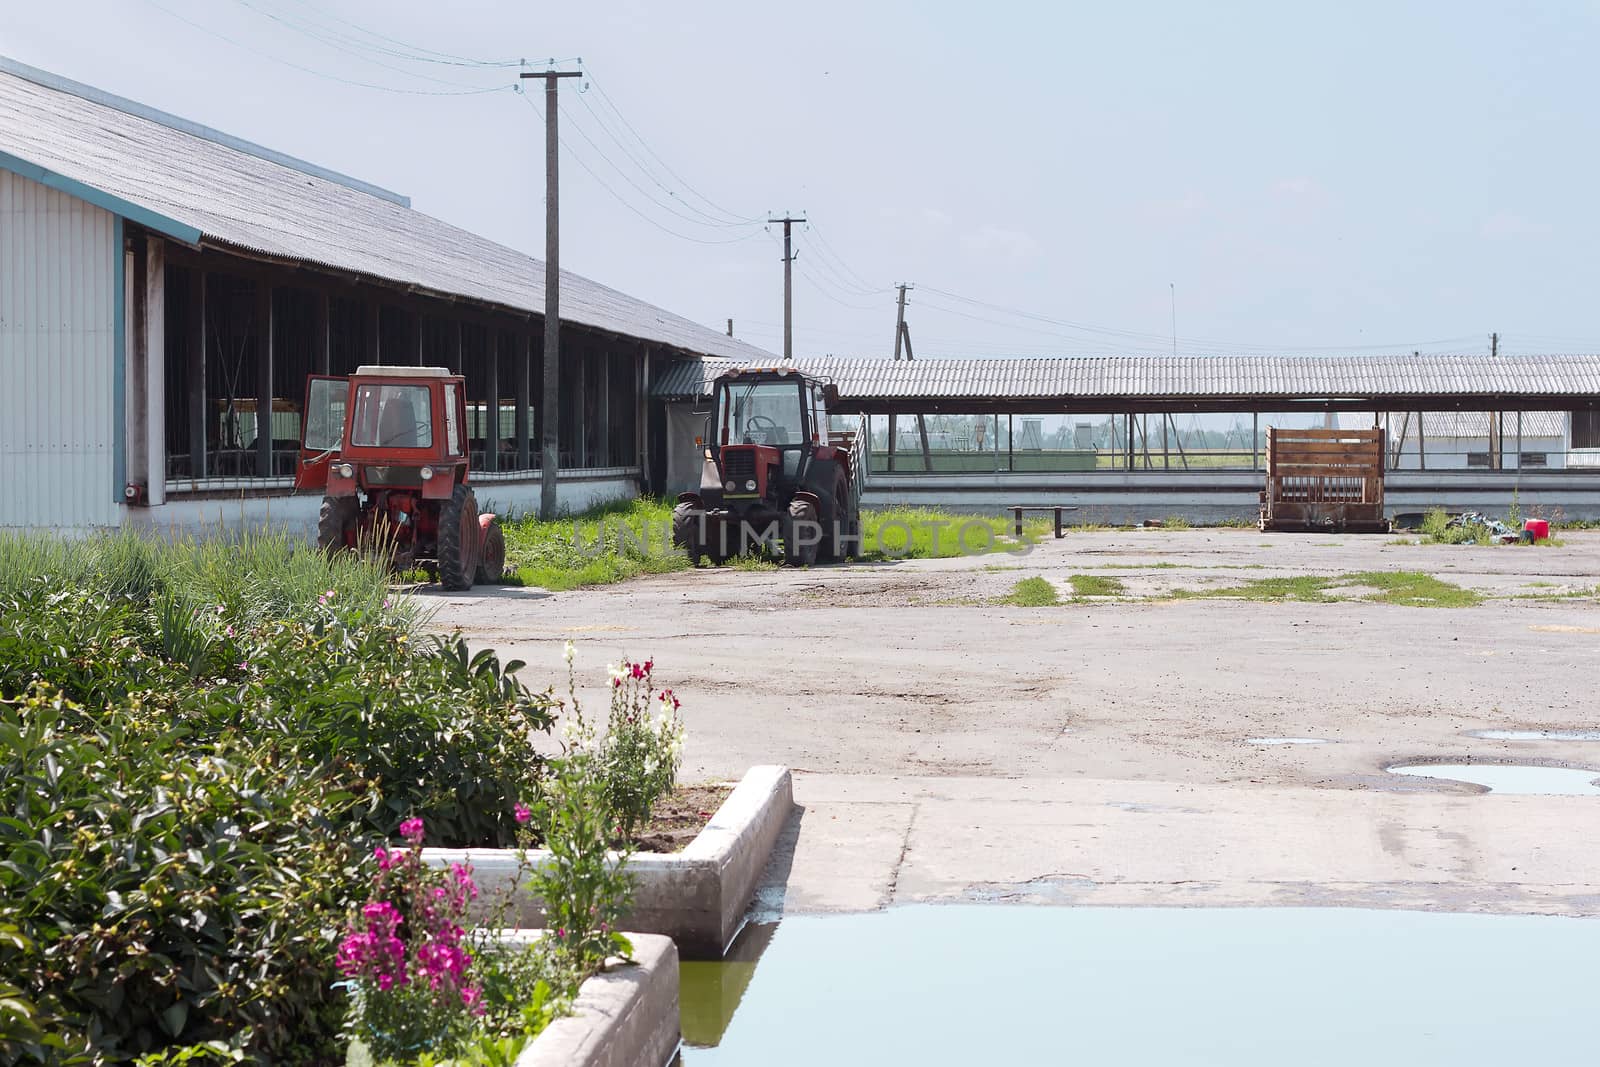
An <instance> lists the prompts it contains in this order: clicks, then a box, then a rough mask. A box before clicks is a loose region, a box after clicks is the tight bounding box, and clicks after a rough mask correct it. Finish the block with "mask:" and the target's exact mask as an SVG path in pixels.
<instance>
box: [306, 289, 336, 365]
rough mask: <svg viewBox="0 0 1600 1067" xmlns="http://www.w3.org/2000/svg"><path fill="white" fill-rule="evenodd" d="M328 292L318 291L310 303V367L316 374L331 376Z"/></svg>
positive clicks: (324, 290)
mask: <svg viewBox="0 0 1600 1067" xmlns="http://www.w3.org/2000/svg"><path fill="white" fill-rule="evenodd" d="M330 317H331V316H330V315H329V313H328V291H327V290H326V289H318V290H317V291H316V292H315V293H314V294H312V301H311V367H312V369H313V370H315V371H316V372H317V373H318V374H332V373H333V372H332V370H330V369H329V368H330V367H331V365H332V364H331V363H330V360H331V359H332V356H331V354H330V353H331V349H332V346H331V345H330V344H329V343H328V321H329V319H330Z"/></svg>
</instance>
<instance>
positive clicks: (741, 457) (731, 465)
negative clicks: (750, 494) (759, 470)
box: [722, 448, 756, 481]
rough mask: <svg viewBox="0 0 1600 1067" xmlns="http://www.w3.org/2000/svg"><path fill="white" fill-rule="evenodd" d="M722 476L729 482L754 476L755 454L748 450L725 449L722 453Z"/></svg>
mask: <svg viewBox="0 0 1600 1067" xmlns="http://www.w3.org/2000/svg"><path fill="white" fill-rule="evenodd" d="M722 476H723V477H724V478H727V479H728V480H729V481H742V480H744V479H746V478H754V477H755V476H756V454H755V453H754V452H752V451H750V450H749V449H744V448H741V449H738V450H737V451H735V450H734V449H725V450H724V451H723V453H722Z"/></svg>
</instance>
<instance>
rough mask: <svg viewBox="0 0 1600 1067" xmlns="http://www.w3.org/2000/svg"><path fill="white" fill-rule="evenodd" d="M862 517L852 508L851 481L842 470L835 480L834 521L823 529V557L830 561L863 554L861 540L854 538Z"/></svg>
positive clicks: (858, 531) (836, 561)
mask: <svg viewBox="0 0 1600 1067" xmlns="http://www.w3.org/2000/svg"><path fill="white" fill-rule="evenodd" d="M859 526H860V518H859V516H857V515H856V514H854V513H853V512H852V511H851V510H850V483H849V480H848V479H846V478H845V476H844V472H843V471H840V472H839V473H838V474H837V475H836V476H835V477H834V481H833V522H831V523H830V524H828V528H827V529H825V530H823V531H822V558H823V559H824V560H826V561H827V562H829V563H838V562H839V561H841V560H843V559H845V558H847V557H848V558H850V559H855V558H856V557H857V556H858V555H860V554H861V550H860V545H859V542H857V541H855V540H853V538H855V537H856V536H857V535H858V534H859V533H860V530H859Z"/></svg>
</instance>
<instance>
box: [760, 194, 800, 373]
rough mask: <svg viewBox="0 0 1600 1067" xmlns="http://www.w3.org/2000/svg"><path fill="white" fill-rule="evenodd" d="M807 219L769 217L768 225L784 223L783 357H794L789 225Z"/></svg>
mask: <svg viewBox="0 0 1600 1067" xmlns="http://www.w3.org/2000/svg"><path fill="white" fill-rule="evenodd" d="M804 221H806V220H805V219H803V218H799V219H797V218H792V217H790V216H788V215H785V216H784V217H783V218H781V219H768V220H767V223H768V225H771V224H772V223H776V222H781V223H783V358H784V359H785V360H791V359H793V358H794V272H793V268H794V259H795V257H794V253H793V252H791V251H790V250H789V249H790V246H789V227H790V225H791V224H793V223H796V222H804Z"/></svg>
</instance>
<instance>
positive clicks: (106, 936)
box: [0, 692, 354, 1062]
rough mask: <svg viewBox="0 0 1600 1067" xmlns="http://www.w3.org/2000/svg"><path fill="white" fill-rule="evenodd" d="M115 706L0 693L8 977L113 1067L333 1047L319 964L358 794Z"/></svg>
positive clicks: (332, 1004) (1, 886) (331, 1002)
mask: <svg viewBox="0 0 1600 1067" xmlns="http://www.w3.org/2000/svg"><path fill="white" fill-rule="evenodd" d="M125 710H126V709H116V708H112V709H102V710H100V711H98V712H91V711H89V710H87V709H82V708H78V707H75V706H72V705H71V704H69V703H68V702H66V701H64V700H63V699H61V698H60V697H59V696H58V695H53V694H50V693H48V692H37V693H34V694H32V695H29V696H27V697H25V698H23V699H20V700H11V701H5V702H0V752H3V753H4V756H3V761H0V809H3V810H4V811H5V813H6V818H4V819H0V855H3V857H4V861H3V862H0V926H9V927H13V928H15V929H16V930H17V931H19V932H20V935H21V937H22V939H23V940H21V941H19V942H15V943H13V944H12V947H11V948H9V949H8V951H7V955H8V956H9V958H8V959H7V960H6V963H7V970H8V973H9V975H10V976H11V980H12V981H14V982H16V983H17V984H19V985H20V986H22V987H23V991H24V994H25V995H26V996H27V997H28V998H29V999H31V1000H32V1001H33V1003H34V1004H35V1005H37V1006H38V1010H39V1012H40V1014H41V1016H42V1018H43V1019H44V1020H45V1021H46V1023H47V1024H48V1027H49V1028H53V1029H56V1030H58V1031H61V1032H63V1033H66V1034H70V1035H71V1043H72V1044H74V1045H76V1046H78V1047H79V1048H80V1049H92V1050H93V1051H94V1053H95V1054H96V1055H97V1056H98V1057H100V1058H102V1059H103V1060H106V1061H111V1062H116V1061H119V1060H123V1059H127V1058H129V1057H131V1056H132V1055H135V1054H138V1053H142V1052H148V1051H151V1050H154V1049H157V1048H160V1047H162V1046H165V1045H169V1044H175V1045H184V1044H198V1043H203V1042H207V1041H226V1040H228V1039H230V1038H233V1037H235V1036H236V1035H237V1034H238V1033H240V1032H246V1033H248V1034H249V1036H250V1040H251V1043H252V1045H253V1047H254V1048H255V1049H257V1050H258V1051H259V1052H260V1053H262V1054H265V1055H269V1056H271V1057H273V1058H278V1059H296V1058H301V1059H304V1058H308V1057H314V1056H316V1055H318V1054H325V1053H327V1052H328V1051H329V1047H328V1044H327V1038H328V1035H330V1034H331V1033H332V1030H333V1024H334V1022H335V1020H336V1013H337V1012H338V1010H339V1007H340V1005H339V1002H338V1000H337V999H336V998H335V997H334V996H333V995H332V994H331V993H330V990H329V988H328V986H329V980H330V975H329V973H328V969H327V968H325V967H319V966H317V965H316V964H315V963H314V962H313V961H314V960H315V959H316V958H317V957H318V955H319V951H318V950H319V948H320V945H321V944H322V943H324V942H325V939H326V926H325V924H326V920H327V917H328V915H329V912H330V909H338V910H342V909H343V908H344V906H345V905H346V902H347V896H348V892H349V888H350V885H349V878H348V870H349V868H350V866H351V863H352V861H353V859H354V857H353V855H352V854H351V851H350V849H351V846H350V845H349V844H348V843H347V842H348V841H349V838H348V837H347V836H346V835H345V833H344V832H343V825H342V824H343V815H344V812H345V810H346V809H347V808H348V806H349V805H350V804H351V802H352V798H351V797H350V795H349V794H348V793H346V792H345V791H343V790H341V789H340V788H339V787H338V786H339V783H338V781H337V780H336V778H335V777H334V776H333V775H332V774H331V773H330V769H329V768H327V767H304V768H296V767H282V766H274V765H272V764H270V763H268V762H265V761H263V760H261V759H260V758H259V753H256V752H253V751H251V750H249V749H248V748H245V747H242V746H240V745H238V744H234V743H229V742H218V743H216V744H213V745H210V746H206V747H204V748H202V749H198V750H196V749H191V748H190V747H189V746H188V745H187V739H186V738H185V736H184V731H183V730H182V729H175V730H166V731H156V730H149V729H142V728H138V727H131V726H130V722H131V721H132V718H133V717H132V716H129V715H126V714H124V712H125ZM8 1051H13V1050H8ZM37 1058H40V1059H43V1060H45V1061H46V1062H51V1061H52V1060H53V1059H54V1058H56V1054H55V1053H48V1050H47V1054H46V1055H43V1056H39V1057H37Z"/></svg>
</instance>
